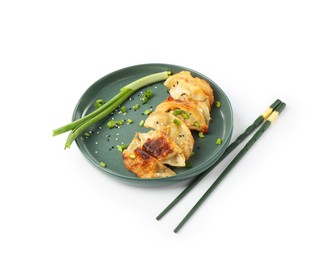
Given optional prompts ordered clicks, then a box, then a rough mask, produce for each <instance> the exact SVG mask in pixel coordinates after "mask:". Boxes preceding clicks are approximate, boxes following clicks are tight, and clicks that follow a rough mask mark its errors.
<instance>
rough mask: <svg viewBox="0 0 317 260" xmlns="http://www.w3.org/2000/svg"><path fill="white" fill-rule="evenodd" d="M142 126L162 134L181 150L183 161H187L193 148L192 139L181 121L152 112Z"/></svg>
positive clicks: (165, 114)
mask: <svg viewBox="0 0 317 260" xmlns="http://www.w3.org/2000/svg"><path fill="white" fill-rule="evenodd" d="M144 126H145V127H147V128H153V129H155V130H160V131H162V132H164V133H165V134H166V135H168V136H169V137H170V138H171V139H173V140H174V141H175V143H176V144H177V145H178V146H179V147H180V148H181V149H182V151H183V153H184V156H185V159H186V160H188V159H189V157H190V156H191V154H192V151H193V147H194V138H193V136H192V134H191V132H190V130H189V128H188V127H187V126H186V125H185V123H184V122H183V121H181V120H179V119H178V118H177V117H175V116H173V115H172V114H170V113H166V112H162V111H154V112H153V113H151V114H150V115H149V117H148V118H147V119H146V121H145V123H144Z"/></svg>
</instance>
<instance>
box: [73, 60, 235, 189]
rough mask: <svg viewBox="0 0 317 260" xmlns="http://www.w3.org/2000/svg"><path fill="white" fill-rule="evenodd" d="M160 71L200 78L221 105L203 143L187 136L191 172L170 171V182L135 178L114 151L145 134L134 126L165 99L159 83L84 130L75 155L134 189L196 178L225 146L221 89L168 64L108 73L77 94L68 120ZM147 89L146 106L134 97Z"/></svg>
mask: <svg viewBox="0 0 317 260" xmlns="http://www.w3.org/2000/svg"><path fill="white" fill-rule="evenodd" d="M166 70H170V71H172V73H173V74H175V73H177V72H180V71H183V70H187V71H190V72H191V74H192V76H194V77H196V76H198V77H200V78H203V79H204V80H206V81H207V82H208V83H209V84H210V85H211V87H212V89H213V91H214V96H215V100H216V101H220V102H221V106H220V108H216V107H215V106H213V107H212V111H211V117H212V119H211V122H210V127H209V133H208V134H205V138H199V137H198V133H197V132H194V131H192V133H193V137H194V139H195V145H194V155H193V157H191V159H190V162H191V164H192V167H190V168H173V170H174V171H175V172H176V176H173V177H168V178H160V179H140V178H138V177H137V176H135V175H134V174H133V173H132V172H130V171H128V170H127V169H126V168H125V167H124V165H123V161H122V158H121V155H122V154H121V152H120V151H119V150H118V149H117V145H122V144H129V143H130V142H131V140H132V138H133V136H134V134H135V132H148V131H149V130H150V129H147V128H145V127H141V126H139V122H140V121H141V120H145V119H146V118H147V116H146V115H144V114H143V112H144V111H145V110H147V109H150V108H151V109H153V110H155V108H156V106H157V105H158V104H159V103H161V102H162V101H164V100H165V98H166V97H167V96H168V92H167V89H166V87H165V86H164V85H163V82H159V83H155V84H152V85H150V86H147V87H144V88H142V89H140V90H139V91H136V92H135V93H134V94H133V95H132V96H131V97H130V98H129V99H128V100H127V101H126V102H124V103H123V104H122V106H125V107H126V108H127V113H126V114H122V113H121V112H120V113H119V111H120V109H118V111H115V112H114V114H113V115H110V116H108V117H106V118H104V119H103V120H101V121H100V122H98V123H97V124H95V125H94V126H92V127H91V128H90V129H88V130H87V132H88V131H91V132H92V133H91V135H90V136H89V137H88V138H86V137H84V136H83V135H82V136H80V137H78V138H77V139H76V143H77V145H78V147H79V149H80V151H81V152H82V153H83V155H84V156H85V157H86V158H87V159H88V160H89V161H90V162H91V163H92V164H93V165H94V166H95V167H97V168H98V169H99V170H101V171H103V172H105V173H106V174H108V175H110V176H113V177H115V178H117V179H119V180H121V181H123V182H125V183H128V184H133V185H140V186H157V185H164V184H169V183H175V182H178V181H182V180H186V179H190V178H192V177H194V176H196V175H198V174H200V173H202V172H203V171H205V170H207V169H208V168H209V167H210V166H211V165H212V164H213V163H214V162H215V161H217V160H218V159H219V157H220V156H221V155H222V153H223V152H224V151H225V149H226V148H227V146H228V145H229V143H230V139H231V134H232V130H233V116H232V108H231V104H230V101H229V99H228V97H227V96H226V94H225V93H224V92H223V91H222V90H221V88H219V87H218V86H217V85H216V84H215V83H214V82H213V81H211V80H210V79H208V78H207V77H206V76H204V75H202V74H200V73H198V72H196V71H194V70H192V69H189V68H185V67H182V66H177V65H171V64H143V65H136V66H132V67H127V68H123V69H120V70H118V71H115V72H112V73H110V74H108V75H106V76H104V77H102V78H101V79H99V80H98V81H96V82H95V83H94V84H93V85H92V86H91V87H89V88H88V89H87V91H86V92H85V93H84V94H83V95H82V97H81V98H80V100H79V102H78V104H77V106H76V108H75V110H74V114H73V120H76V119H78V118H80V117H82V116H84V115H86V114H87V113H90V112H92V111H93V110H94V109H95V108H94V105H93V104H94V102H95V101H96V100H97V99H103V100H105V101H108V100H109V99H111V98H112V97H113V96H114V95H116V94H117V93H119V91H120V89H121V88H122V87H124V86H125V85H127V84H129V83H131V82H132V81H134V80H136V79H139V78H141V77H144V76H146V75H149V74H152V73H157V72H162V71H166ZM147 89H151V90H152V91H153V97H152V98H151V99H150V100H149V101H148V102H147V103H146V104H142V101H141V100H140V98H141V96H142V93H143V92H144V91H146V90H147ZM137 103H138V104H139V105H140V108H139V109H138V110H136V111H134V109H133V106H134V105H135V104H137ZM111 119H114V120H121V119H123V120H125V122H124V124H123V125H121V126H120V128H112V129H109V128H107V126H106V124H107V122H108V121H109V120H111ZM127 119H131V120H132V121H133V122H132V123H131V124H127V122H126V120H127ZM217 138H221V139H222V140H223V143H222V145H216V140H217ZM100 162H105V163H106V165H107V167H101V166H100V165H99V164H100Z"/></svg>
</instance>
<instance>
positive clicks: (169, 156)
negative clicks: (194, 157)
mask: <svg viewBox="0 0 317 260" xmlns="http://www.w3.org/2000/svg"><path fill="white" fill-rule="evenodd" d="M138 138H139V139H140V141H141V147H142V150H144V151H146V152H147V153H148V154H150V155H151V156H153V157H154V158H156V159H158V160H159V161H160V162H162V163H163V164H168V165H171V166H176V167H184V166H185V165H186V163H185V156H184V153H183V151H182V149H181V148H180V147H179V146H178V145H177V144H176V143H175V142H174V140H173V139H172V138H170V137H169V136H168V135H166V134H165V133H164V132H162V131H157V130H151V131H149V132H148V133H139V134H138Z"/></svg>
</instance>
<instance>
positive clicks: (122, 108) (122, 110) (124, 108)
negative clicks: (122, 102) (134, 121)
mask: <svg viewBox="0 0 317 260" xmlns="http://www.w3.org/2000/svg"><path fill="white" fill-rule="evenodd" d="M120 110H121V112H122V113H123V114H124V113H127V108H126V107H125V106H122V107H121V109H120Z"/></svg>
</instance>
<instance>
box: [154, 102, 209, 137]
mask: <svg viewBox="0 0 317 260" xmlns="http://www.w3.org/2000/svg"><path fill="white" fill-rule="evenodd" d="M176 109H178V110H181V111H183V112H182V113H181V114H179V115H175V116H176V117H177V118H179V119H180V120H182V121H183V122H184V123H185V124H186V125H187V126H188V128H189V129H191V130H196V131H199V132H203V133H207V132H208V124H207V123H206V118H205V117H204V115H205V114H206V113H204V111H203V110H202V109H201V107H199V106H198V104H197V102H195V101H190V102H189V101H182V100H175V99H173V98H172V97H171V96H169V97H168V98H167V99H166V100H165V101H164V102H162V103H161V104H159V105H158V106H157V107H156V109H155V111H162V112H170V113H172V114H173V115H174V114H175V113H174V111H175V110H176ZM206 117H207V122H208V123H209V120H210V115H209V111H208V112H207V115H206Z"/></svg>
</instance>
